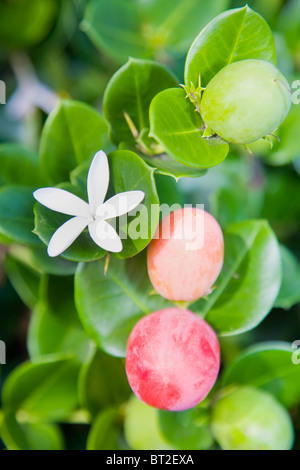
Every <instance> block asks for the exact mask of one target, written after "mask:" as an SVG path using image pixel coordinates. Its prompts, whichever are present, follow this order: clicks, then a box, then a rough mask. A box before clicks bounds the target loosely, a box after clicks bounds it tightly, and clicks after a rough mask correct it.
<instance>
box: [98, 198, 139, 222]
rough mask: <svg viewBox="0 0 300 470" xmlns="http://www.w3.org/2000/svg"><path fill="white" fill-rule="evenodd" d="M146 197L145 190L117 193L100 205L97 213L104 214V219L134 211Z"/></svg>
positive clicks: (99, 215)
mask: <svg viewBox="0 0 300 470" xmlns="http://www.w3.org/2000/svg"><path fill="white" fill-rule="evenodd" d="M144 197H145V193H144V192H143V191H126V192H124V193H119V194H116V195H115V196H113V197H111V198H110V199H108V200H107V201H105V203H104V204H101V205H100V206H98V208H97V210H96V215H97V216H98V217H101V216H103V217H104V219H106V220H107V219H112V218H113V217H120V216H121V215H124V214H126V213H127V212H130V211H132V210H133V209H135V207H137V206H138V205H139V204H140V203H141V202H142V200H143V199H144Z"/></svg>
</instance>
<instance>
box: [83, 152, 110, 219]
mask: <svg viewBox="0 0 300 470" xmlns="http://www.w3.org/2000/svg"><path fill="white" fill-rule="evenodd" d="M108 183H109V166H108V160H107V156H106V154H105V153H104V152H103V151H102V150H100V151H99V152H97V153H96V155H95V156H94V158H93V161H92V163H91V166H90V169H89V173H88V179H87V192H88V198H89V205H90V208H91V213H92V214H93V215H94V214H95V212H96V209H97V207H98V206H99V204H102V203H103V201H104V199H105V196H106V193H107V189H108Z"/></svg>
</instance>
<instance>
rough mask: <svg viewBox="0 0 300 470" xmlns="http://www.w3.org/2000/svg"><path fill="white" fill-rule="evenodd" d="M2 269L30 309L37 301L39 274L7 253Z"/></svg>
mask: <svg viewBox="0 0 300 470" xmlns="http://www.w3.org/2000/svg"><path fill="white" fill-rule="evenodd" d="M4 269H5V272H6V275H7V276H8V278H9V280H10V282H11V283H12V285H13V287H14V289H15V290H16V291H17V293H18V295H19V297H20V298H21V299H22V301H23V302H24V303H25V304H26V305H27V306H28V307H29V308H30V309H32V308H34V306H35V305H36V303H37V301H38V293H39V287H40V275H39V274H38V273H37V272H36V271H35V270H33V269H30V268H29V267H28V266H26V265H25V264H23V263H22V262H20V261H17V260H16V259H15V258H13V257H12V256H11V255H9V254H8V255H6V257H5V260H4Z"/></svg>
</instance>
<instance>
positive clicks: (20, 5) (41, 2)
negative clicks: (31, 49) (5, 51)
mask: <svg viewBox="0 0 300 470" xmlns="http://www.w3.org/2000/svg"><path fill="white" fill-rule="evenodd" d="M57 10H58V2H56V1H54V0H30V1H28V0H14V2H6V1H4V2H1V4H0V43H2V44H4V45H6V46H9V47H10V48H20V47H28V46H32V45H35V44H37V43H39V42H40V41H41V40H42V39H44V38H45V36H46V35H47V34H48V33H49V31H50V29H51V27H52V25H53V21H54V19H55V17H56V14H57Z"/></svg>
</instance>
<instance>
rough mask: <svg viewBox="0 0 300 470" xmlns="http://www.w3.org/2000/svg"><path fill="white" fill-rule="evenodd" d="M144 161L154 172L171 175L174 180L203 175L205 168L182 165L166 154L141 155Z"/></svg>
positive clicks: (205, 171)
mask: <svg viewBox="0 0 300 470" xmlns="http://www.w3.org/2000/svg"><path fill="white" fill-rule="evenodd" d="M143 159H144V160H145V162H146V163H147V164H148V165H150V166H152V167H153V168H155V173H156V174H159V175H166V176H171V177H172V178H174V179H175V180H176V181H178V180H179V179H180V178H197V177H200V176H204V175H206V173H207V170H202V169H201V168H195V167H192V166H187V165H183V164H182V163H180V162H178V161H176V160H174V158H171V157H169V155H167V154H163V155H160V156H153V157H143Z"/></svg>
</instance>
